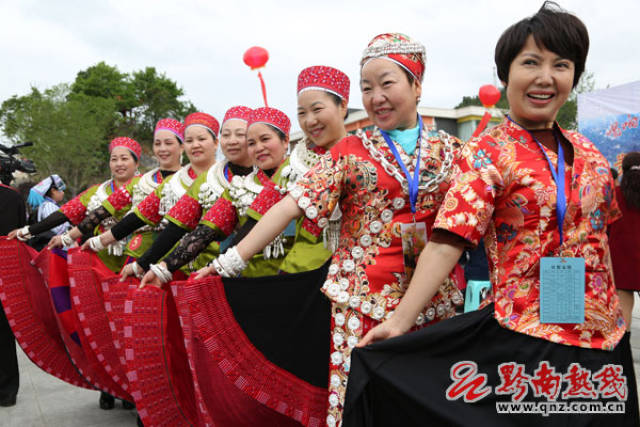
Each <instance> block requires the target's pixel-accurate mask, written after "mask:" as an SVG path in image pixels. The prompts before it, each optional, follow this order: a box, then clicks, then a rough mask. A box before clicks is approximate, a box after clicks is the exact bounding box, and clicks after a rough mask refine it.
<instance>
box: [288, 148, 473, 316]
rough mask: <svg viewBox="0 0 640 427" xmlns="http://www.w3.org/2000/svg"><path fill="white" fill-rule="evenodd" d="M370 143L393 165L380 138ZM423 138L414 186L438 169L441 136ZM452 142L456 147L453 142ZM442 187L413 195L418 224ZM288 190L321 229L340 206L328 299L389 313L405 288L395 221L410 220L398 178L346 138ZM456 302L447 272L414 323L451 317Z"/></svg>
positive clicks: (428, 219)
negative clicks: (340, 214) (338, 226)
mask: <svg viewBox="0 0 640 427" xmlns="http://www.w3.org/2000/svg"><path fill="white" fill-rule="evenodd" d="M370 141H371V144H372V149H375V150H377V151H378V152H379V153H380V154H381V155H382V156H383V157H384V158H385V159H386V160H387V161H388V162H395V159H394V157H393V154H392V153H391V151H390V150H389V149H388V147H387V145H386V143H385V142H384V140H383V139H382V138H377V137H372V138H370ZM426 141H427V142H428V143H426V144H422V146H421V155H420V157H421V168H420V169H421V173H420V183H421V184H422V183H425V182H427V181H429V180H430V179H431V178H432V177H433V176H434V173H437V172H438V171H439V169H440V163H441V162H442V161H443V159H444V157H445V152H447V151H448V150H447V149H446V147H444V143H443V140H442V139H441V138H438V137H430V138H428V139H427V140H426ZM455 141H456V142H454V144H455V147H454V149H455V151H456V152H457V151H458V149H459V142H458V141H457V140H455ZM416 154H417V151H416V153H414V156H406V157H407V159H406V164H407V166H408V168H409V170H410V171H411V173H413V170H414V169H415V158H416V157H415V155H416ZM448 187H449V182H448V179H445V181H443V182H442V183H441V184H440V186H439V187H438V189H437V191H434V192H427V191H422V192H420V193H419V194H418V200H417V206H416V207H417V212H416V215H415V219H416V221H417V222H425V223H426V228H427V230H430V229H431V225H432V224H433V221H434V219H435V216H436V212H437V209H438V208H439V206H440V203H441V202H442V200H443V199H444V194H445V193H446V191H447V189H448ZM289 194H290V195H291V196H292V197H293V198H294V199H296V200H297V201H298V206H300V208H301V209H303V210H304V211H305V214H306V216H307V218H308V219H309V220H310V221H312V222H313V223H315V224H316V225H317V226H318V227H320V228H321V229H323V228H325V227H327V226H328V223H329V221H328V220H329V218H330V216H331V214H332V212H333V209H334V207H335V206H336V204H337V203H338V201H339V203H340V208H341V210H342V228H341V233H340V239H339V247H338V249H337V250H336V251H335V253H334V255H333V258H332V261H331V266H330V268H329V274H328V276H327V281H326V282H325V284H324V286H323V287H322V291H323V292H324V293H325V294H326V295H327V296H328V297H329V298H330V299H331V300H332V301H335V302H337V303H341V304H344V303H347V302H349V303H350V307H351V308H353V309H354V310H357V311H359V312H360V313H362V314H365V315H366V316H367V317H369V318H372V319H374V320H383V319H385V318H386V317H388V316H390V315H391V313H393V310H394V308H395V306H396V305H397V304H398V302H399V300H400V298H401V296H402V295H403V294H404V291H405V288H406V286H407V280H406V278H405V277H404V264H403V259H402V256H399V254H400V253H401V250H402V249H401V248H402V240H401V231H400V224H402V223H409V222H412V221H413V216H412V214H411V210H410V203H409V197H408V195H407V193H406V192H405V191H404V190H403V189H402V187H401V185H400V183H399V182H398V181H397V180H396V179H395V178H394V177H392V176H391V175H389V174H388V173H387V172H385V170H384V167H383V165H382V164H381V162H378V161H376V160H375V159H373V158H372V156H371V154H370V152H369V150H368V149H367V148H365V146H364V145H363V143H362V141H361V140H360V138H358V137H356V136H351V137H348V138H345V139H344V140H342V141H341V142H339V143H338V144H337V145H336V146H334V147H333V148H332V149H331V151H330V155H326V156H322V157H321V158H320V162H319V163H318V164H317V165H316V166H315V167H314V168H313V169H312V170H311V171H310V172H309V173H308V174H307V175H306V176H305V178H303V179H302V180H301V181H299V182H298V184H297V185H296V187H295V188H293V189H292V190H291V191H290V193H289ZM352 298H353V300H352ZM461 303H462V295H461V294H460V292H459V290H458V288H457V287H456V285H455V282H454V279H453V276H452V277H451V278H450V279H447V281H446V282H445V283H444V284H443V285H442V287H441V288H440V290H439V292H438V294H437V295H436V296H435V297H434V298H433V300H432V301H431V302H430V303H429V305H428V306H427V307H425V310H424V312H423V313H422V315H421V316H422V317H421V318H420V319H416V321H417V322H418V323H419V324H425V323H428V322H430V321H436V320H440V319H444V318H447V317H451V316H452V315H453V314H454V305H455V304H461Z"/></svg>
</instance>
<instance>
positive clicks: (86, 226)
mask: <svg viewBox="0 0 640 427" xmlns="http://www.w3.org/2000/svg"><path fill="white" fill-rule="evenodd" d="M183 139H184V125H183V124H182V123H181V122H180V121H178V120H175V119H161V120H159V121H158V123H157V124H156V128H155V131H154V138H153V154H154V155H155V157H156V158H157V159H158V163H159V166H158V167H157V168H154V169H152V170H150V171H149V172H147V173H145V174H144V175H142V176H141V177H139V178H134V179H132V180H131V181H130V182H129V183H128V184H127V185H124V186H122V187H120V189H118V191H115V192H114V193H112V194H111V195H110V196H109V197H108V198H107V200H105V201H103V202H102V206H100V207H99V208H97V209H95V210H93V211H92V212H90V213H89V214H88V215H87V217H86V218H85V219H84V220H83V221H82V222H81V223H80V224H78V225H77V226H76V227H75V229H73V230H71V231H70V232H69V234H70V235H71V237H72V238H74V239H75V238H78V237H80V236H81V235H83V234H85V235H86V234H89V232H90V230H93V229H94V227H95V226H96V225H97V224H99V223H101V222H104V221H105V220H106V219H107V218H109V217H121V218H123V220H124V219H125V218H127V216H125V215H126V213H127V212H129V211H130V210H132V209H134V208H135V207H136V206H137V205H138V203H140V202H141V201H142V200H144V198H145V197H147V196H148V195H149V194H150V193H153V192H154V190H156V189H157V188H158V187H159V186H160V185H161V184H162V182H163V181H164V180H165V179H167V178H168V177H170V176H171V175H173V174H174V173H175V172H176V171H177V170H178V169H180V157H181V156H182V152H183V148H182V141H183ZM121 223H122V220H121V221H119V222H118V224H121ZM118 224H116V225H115V226H114V227H112V228H110V229H109V230H107V231H105V232H104V233H102V234H101V235H100V236H102V235H104V234H107V235H112V233H113V229H114V228H116V227H118ZM100 236H95V237H92V238H90V239H89V240H87V242H85V244H84V245H83V249H85V248H87V247H89V246H90V245H91V249H93V250H94V251H95V252H100V251H101V250H103V249H105V248H117V249H116V250H117V252H118V253H119V254H120V255H121V254H123V253H124V254H125V255H127V256H129V257H130V256H131V255H132V254H131V250H130V248H129V247H130V243H131V242H126V241H125V240H123V239H124V237H126V236H123V237H121V238H120V239H111V240H108V241H105V242H101V241H100V240H99V239H100ZM140 238H141V239H150V238H152V236H151V231H146V232H144V233H142V234H140ZM101 243H102V244H101ZM112 251H113V250H112Z"/></svg>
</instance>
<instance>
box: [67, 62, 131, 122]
mask: <svg viewBox="0 0 640 427" xmlns="http://www.w3.org/2000/svg"><path fill="white" fill-rule="evenodd" d="M78 94H83V95H87V96H92V97H98V98H106V99H112V100H113V101H114V102H115V106H116V110H117V111H118V112H119V113H120V114H121V115H122V117H126V116H128V115H129V114H130V113H131V110H132V109H133V108H134V107H135V106H136V105H137V99H136V95H135V93H134V90H133V86H132V85H131V82H130V79H129V75H128V74H126V73H121V72H120V71H118V68H117V67H113V66H111V65H107V64H105V63H104V62H99V63H97V64H96V65H93V66H91V67H89V68H87V69H86V70H83V71H80V72H78V74H77V75H76V79H75V81H74V82H73V83H72V84H71V91H70V93H69V95H78Z"/></svg>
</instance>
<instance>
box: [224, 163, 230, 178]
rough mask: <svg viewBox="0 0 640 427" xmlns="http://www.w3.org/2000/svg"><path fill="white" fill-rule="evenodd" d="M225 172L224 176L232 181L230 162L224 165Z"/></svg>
mask: <svg viewBox="0 0 640 427" xmlns="http://www.w3.org/2000/svg"><path fill="white" fill-rule="evenodd" d="M222 172H223V174H224V177H225V178H226V179H227V181H229V182H231V177H230V176H229V175H230V174H229V163H228V162H227V164H226V165H224V170H223V171H222Z"/></svg>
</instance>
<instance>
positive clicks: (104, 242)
mask: <svg viewBox="0 0 640 427" xmlns="http://www.w3.org/2000/svg"><path fill="white" fill-rule="evenodd" d="M91 239H99V242H100V243H99V244H98V245H96V244H95V243H98V242H95V243H94V244H93V245H92V244H91ZM91 239H88V240H87V241H86V242H84V244H83V245H82V249H83V250H85V249H92V250H93V251H94V252H98V251H96V249H97V248H98V247H101V248H102V249H104V248H106V247H107V246H109V245H110V244H112V243H114V242H115V241H116V238H115V237H113V233H112V232H111V230H108V231H105V232H104V233H102V234H100V235H99V236H97V237H92V238H91ZM102 249H100V250H102Z"/></svg>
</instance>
